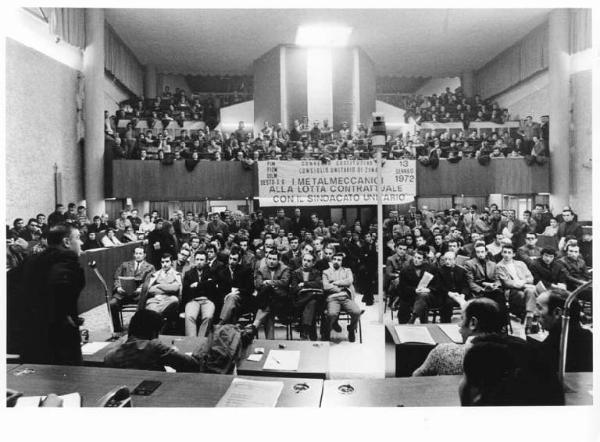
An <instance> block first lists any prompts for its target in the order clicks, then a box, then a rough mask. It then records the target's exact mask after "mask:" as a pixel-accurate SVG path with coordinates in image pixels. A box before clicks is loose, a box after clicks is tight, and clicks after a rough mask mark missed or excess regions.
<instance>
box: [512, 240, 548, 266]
mask: <svg viewBox="0 0 600 442" xmlns="http://www.w3.org/2000/svg"><path fill="white" fill-rule="evenodd" d="M536 243H537V234H536V233H534V232H527V233H526V234H525V245H523V246H521V247H519V249H518V250H517V258H518V259H520V260H521V261H523V262H524V263H525V264H527V267H529V268H530V269H531V265H532V264H533V263H534V262H536V261H538V260H539V258H540V257H541V251H542V250H541V248H539V247H538V246H537V245H536Z"/></svg>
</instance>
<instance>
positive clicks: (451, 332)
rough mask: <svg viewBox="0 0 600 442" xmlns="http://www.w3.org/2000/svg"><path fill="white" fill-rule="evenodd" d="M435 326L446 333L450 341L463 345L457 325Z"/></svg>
mask: <svg viewBox="0 0 600 442" xmlns="http://www.w3.org/2000/svg"><path fill="white" fill-rule="evenodd" d="M437 326H438V327H439V328H441V329H442V331H443V332H444V333H446V335H447V336H448V337H449V338H450V339H452V341H454V342H456V343H457V344H462V343H463V338H462V336H461V334H460V332H459V330H458V325H457V324H437Z"/></svg>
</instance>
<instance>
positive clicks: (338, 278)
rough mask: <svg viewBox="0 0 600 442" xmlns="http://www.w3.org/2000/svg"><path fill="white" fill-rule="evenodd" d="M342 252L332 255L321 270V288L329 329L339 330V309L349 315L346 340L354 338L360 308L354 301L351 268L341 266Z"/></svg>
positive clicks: (351, 340) (352, 340) (353, 339)
mask: <svg viewBox="0 0 600 442" xmlns="http://www.w3.org/2000/svg"><path fill="white" fill-rule="evenodd" d="M343 259H344V254H343V253H336V254H335V255H333V259H332V261H331V266H330V267H329V268H328V269H326V270H325V271H324V272H323V289H324V290H325V295H326V296H327V300H326V302H327V317H328V319H329V326H330V328H331V329H333V330H335V331H337V332H341V331H342V330H341V327H340V325H339V324H338V322H337V320H338V316H339V314H340V311H345V312H347V313H348V314H349V315H350V324H349V325H348V340H349V341H350V342H354V341H355V340H356V324H357V323H358V320H359V318H360V313H361V312H360V308H359V307H358V305H357V304H356V303H355V302H354V300H353V298H354V286H353V282H354V277H353V276H352V270H350V269H348V268H346V267H342V260H343Z"/></svg>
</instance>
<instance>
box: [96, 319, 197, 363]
mask: <svg viewBox="0 0 600 442" xmlns="http://www.w3.org/2000/svg"><path fill="white" fill-rule="evenodd" d="M162 327H163V319H162V318H161V316H160V314H158V313H157V312H154V311H151V310H139V311H137V312H136V313H135V315H133V318H131V323H130V324H129V333H128V336H127V341H125V342H124V343H122V344H119V345H117V346H116V347H115V348H113V349H111V350H109V351H108V352H107V353H106V355H105V356H104V365H105V366H107V367H112V368H130V369H136V370H154V371H165V366H168V367H171V368H173V369H174V370H176V371H183V372H197V371H199V369H200V366H199V364H198V360H197V359H196V358H194V356H188V355H186V354H184V353H181V352H180V351H178V350H177V349H176V348H175V347H171V346H169V345H167V344H164V343H163V342H161V341H160V340H159V339H158V334H159V332H160V330H161V328H162Z"/></svg>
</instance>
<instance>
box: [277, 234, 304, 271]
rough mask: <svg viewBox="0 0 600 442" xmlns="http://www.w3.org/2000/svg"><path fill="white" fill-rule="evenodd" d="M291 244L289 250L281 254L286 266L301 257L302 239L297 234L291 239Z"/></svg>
mask: <svg viewBox="0 0 600 442" xmlns="http://www.w3.org/2000/svg"><path fill="white" fill-rule="evenodd" d="M289 244H290V248H289V250H288V251H286V252H285V253H284V254H283V255H281V261H282V262H283V263H284V264H285V265H286V266H291V263H292V261H294V260H296V259H298V258H299V257H300V239H299V238H298V237H297V236H292V237H291V238H290V240H289Z"/></svg>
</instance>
